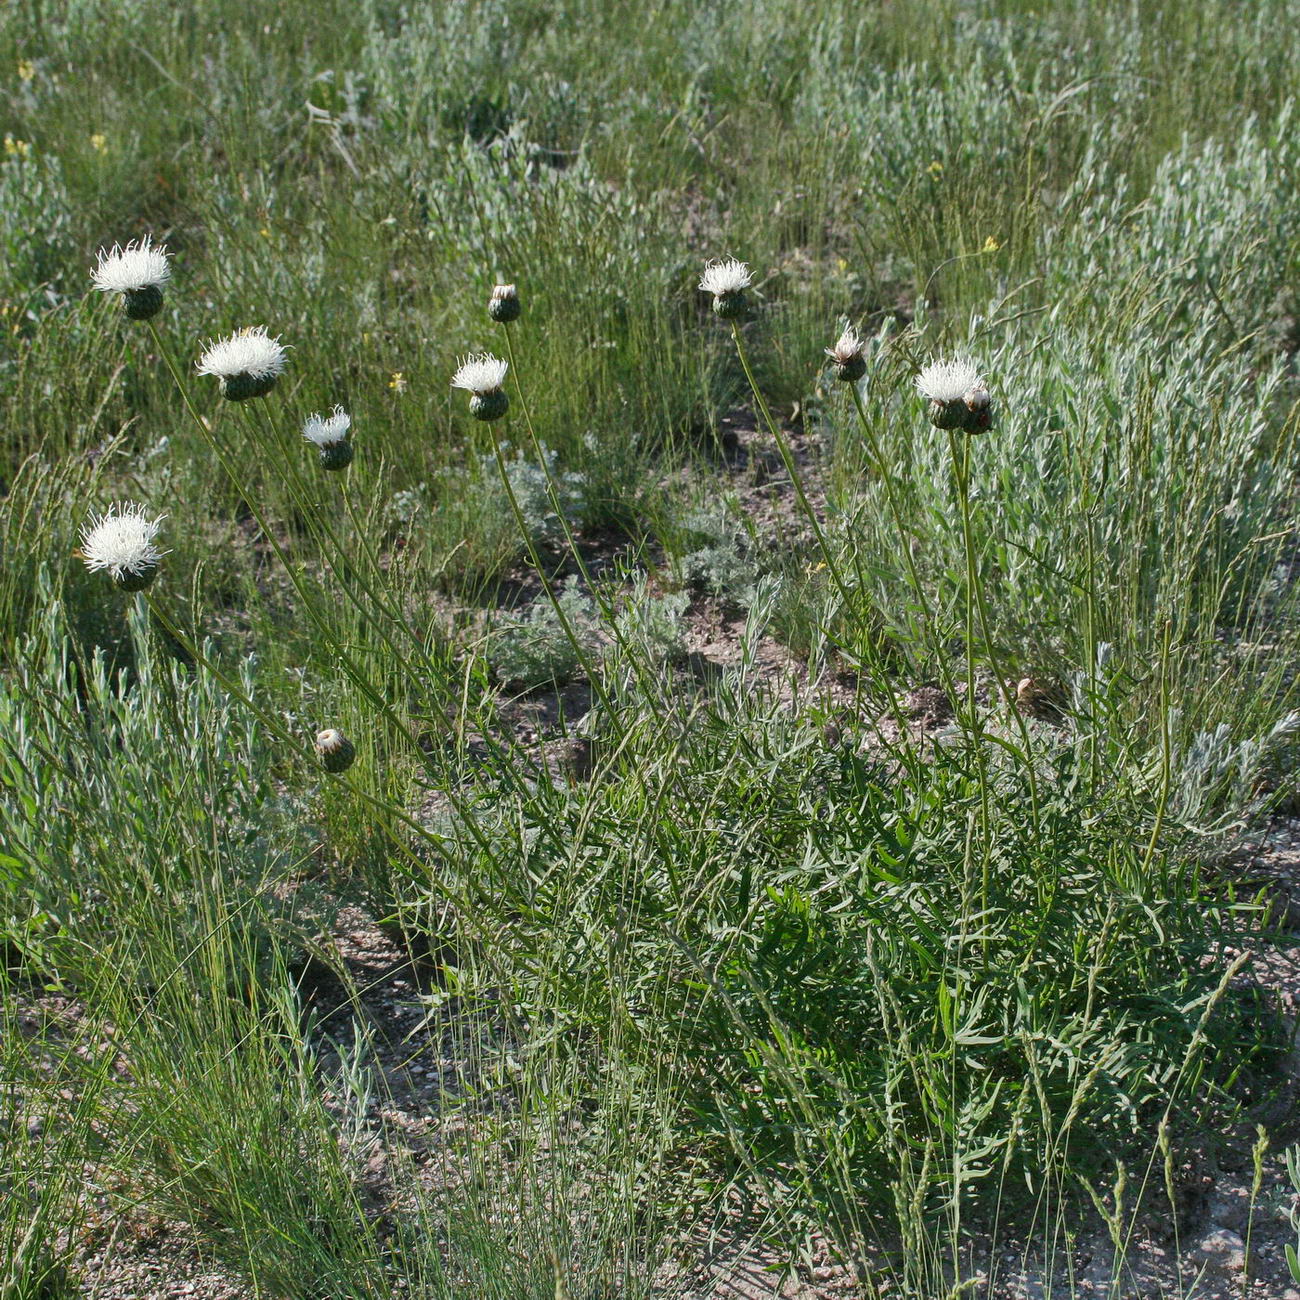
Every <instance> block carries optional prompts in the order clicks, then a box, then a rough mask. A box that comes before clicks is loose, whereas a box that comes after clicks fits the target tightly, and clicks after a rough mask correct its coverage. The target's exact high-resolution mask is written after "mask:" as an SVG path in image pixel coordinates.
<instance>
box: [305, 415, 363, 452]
mask: <svg viewBox="0 0 1300 1300" xmlns="http://www.w3.org/2000/svg"><path fill="white" fill-rule="evenodd" d="M351 427H352V417H351V416H350V415H349V414H348V413H347V412H346V411H345V410H344V409H343V408H342V407H341V406H336V407H335V408H334V410H333V411H331V412H330V414H329V415H327V416H326V415H309V416H308V417H307V422H306V423H305V424H304V425H303V426H302V436H303V437H304V438H306V439H307V441H308V442H314V443H315V444H316V445H317V446H318V447H328V446H330V445H331V444H332V443H336V442H342V441H343V439H344V438H346V437H347V436H348V430H349V429H350V428H351Z"/></svg>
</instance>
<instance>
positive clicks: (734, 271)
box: [700, 257, 754, 298]
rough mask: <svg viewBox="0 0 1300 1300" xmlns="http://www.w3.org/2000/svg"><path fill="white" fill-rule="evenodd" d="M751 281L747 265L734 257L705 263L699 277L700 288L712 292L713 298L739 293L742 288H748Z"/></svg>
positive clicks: (752, 281)
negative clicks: (702, 272)
mask: <svg viewBox="0 0 1300 1300" xmlns="http://www.w3.org/2000/svg"><path fill="white" fill-rule="evenodd" d="M753 283H754V279H753V277H752V276H751V275H750V273H749V266H748V265H747V264H746V263H745V262H738V261H737V260H736V259H735V258H734V257H729V258H727V259H726V260H725V261H712V262H709V263H707V264H706V265H705V267H704V274H703V275H702V276H701V277H700V288H701V289H703V290H704V292H705V293H711V294H713V296H714V297H715V298H721V297H726V296H727V295H728V294H734V293H740V291H741V290H742V289H748V288H749V286H750V285H751V284H753Z"/></svg>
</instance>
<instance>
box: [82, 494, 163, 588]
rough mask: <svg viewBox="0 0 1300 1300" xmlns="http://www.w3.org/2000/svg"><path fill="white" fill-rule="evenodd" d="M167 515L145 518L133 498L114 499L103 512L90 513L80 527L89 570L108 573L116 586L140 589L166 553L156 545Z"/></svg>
mask: <svg viewBox="0 0 1300 1300" xmlns="http://www.w3.org/2000/svg"><path fill="white" fill-rule="evenodd" d="M166 518H167V516H166V515H159V516H158V517H157V518H156V519H147V518H146V517H145V509H144V506H142V505H137V504H136V503H135V502H134V501H116V502H114V503H113V504H112V505H110V506H109V507H108V509H107V510H106V511H105V512H104V513H103V514H102V515H96V514H92V515H91V516H90V518H89V520H88V521H87V523H86V524H85V525H84V527H83V528H82V530H81V558H82V559H83V560H85V562H86V568H88V569H89V570H90V571H91V573H99V572H101V571H102V572H107V573H108V575H109V576H110V577H111V578H112V579H113V581H114V582H115V583H117V585H118V586H119V587H123V588H125V589H126V590H127V591H140V590H142V589H143V588H145V587H147V586H148V585H149V584H150V583H151V582H152V581H153V579H154V575H155V574H156V573H157V572H158V561H159V560H161V559H162V557H163V556H164V555H166V554H167V552H166V551H162V550H159V549H158V547H157V545H155V539H156V538H157V536H158V530H159V529H160V528H161V527H162V521H163V520H164V519H166Z"/></svg>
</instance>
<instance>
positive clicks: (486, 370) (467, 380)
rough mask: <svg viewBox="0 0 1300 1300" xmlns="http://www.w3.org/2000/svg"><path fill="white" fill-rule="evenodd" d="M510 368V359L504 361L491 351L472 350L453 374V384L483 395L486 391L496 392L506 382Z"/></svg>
mask: <svg viewBox="0 0 1300 1300" xmlns="http://www.w3.org/2000/svg"><path fill="white" fill-rule="evenodd" d="M509 369H510V363H509V362H508V361H502V360H501V359H500V357H494V356H493V355H492V354H491V353H490V352H471V353H470V355H469V356H467V357H465V358H463V359H462V360H461V363H460V368H459V369H458V370H457V371H456V373H455V374H454V375H452V377H451V386H452V387H453V388H463V389H465V391H466V392H468V393H474V394H476V395H477V396H479V397H482V396H483V395H484V394H485V393H495V392H496V391H497V389H499V388H500V387H501V385H502V384H504V383H505V381H506V371H507V370H509Z"/></svg>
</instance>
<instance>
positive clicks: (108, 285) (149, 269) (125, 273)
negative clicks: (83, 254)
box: [90, 235, 172, 293]
mask: <svg viewBox="0 0 1300 1300" xmlns="http://www.w3.org/2000/svg"><path fill="white" fill-rule="evenodd" d="M171 276H172V268H171V261H170V255H169V254H168V252H167V245H166V244H159V245H158V246H157V247H156V248H155V247H154V245H153V243H152V241H151V240H150V238H149V236H148V235H146V236H145V237H144V238H143V239H139V240H134V239H133V240H132V241H131V242H130V243H129V244H127V246H126V247H125V248H123V247H122V246H121V244H114V245H113V247H112V248H111V249H103V248H101V249H100V250H99V265H98V266H96V267H95V269H94V270H93V271H92V272H91V273H90V278H91V280H92V281H93V283H94V285H95V288H96V289H99V290H100V291H101V292H103V293H139V292H140V291H141V290H142V289H161V288H162V287H163V285H165V284H166V283H167V281H168V280H170V279H171Z"/></svg>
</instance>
